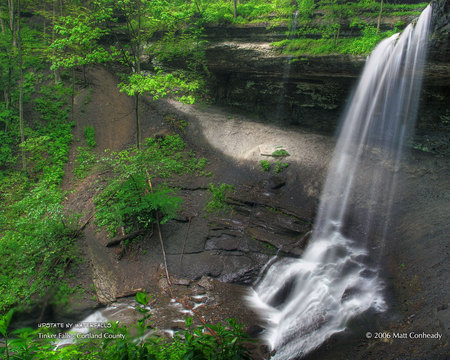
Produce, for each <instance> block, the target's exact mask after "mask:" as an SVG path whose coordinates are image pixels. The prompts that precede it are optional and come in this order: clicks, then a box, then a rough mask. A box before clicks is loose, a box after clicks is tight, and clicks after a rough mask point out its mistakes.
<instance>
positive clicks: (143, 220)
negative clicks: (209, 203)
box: [94, 135, 207, 235]
mask: <svg viewBox="0 0 450 360" xmlns="http://www.w3.org/2000/svg"><path fill="white" fill-rule="evenodd" d="M206 165H207V161H206V159H204V158H200V159H199V158H197V157H195V155H194V154H193V153H192V152H187V151H186V144H185V142H184V141H183V140H182V139H181V137H180V136H179V135H167V136H165V138H163V139H161V138H148V139H146V140H145V143H144V144H143V145H142V148H141V149H137V148H136V147H132V148H130V149H127V150H123V151H121V152H107V153H106V154H105V156H104V157H103V158H102V159H101V160H100V166H103V167H104V168H106V169H109V170H110V171H112V172H113V176H112V177H111V178H109V179H108V181H107V184H106V186H105V187H104V189H103V190H102V191H101V192H100V194H99V195H98V196H97V197H96V198H95V200H94V202H95V205H96V222H97V225H98V226H100V227H104V228H106V229H107V231H108V232H109V234H110V235H114V234H115V233H116V232H117V230H118V229H119V228H120V227H123V228H124V230H125V232H130V231H133V230H138V229H147V228H150V227H151V226H152V224H154V223H155V222H156V221H157V220H158V219H159V221H160V223H161V224H164V223H165V222H167V221H168V220H169V219H172V218H174V217H175V216H176V214H177V211H178V210H179V209H180V206H181V202H182V200H181V198H180V197H178V196H176V192H175V190H176V189H175V188H173V186H171V184H170V183H169V180H171V178H172V177H173V176H177V175H183V174H196V175H204V174H205V173H204V172H203V170H204V168H205V166H206Z"/></svg>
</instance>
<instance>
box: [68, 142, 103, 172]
mask: <svg viewBox="0 0 450 360" xmlns="http://www.w3.org/2000/svg"><path fill="white" fill-rule="evenodd" d="M96 162H97V156H96V155H95V154H94V153H93V152H92V150H91V149H89V148H84V147H82V146H79V147H77V156H76V158H75V167H74V170H73V172H74V174H75V176H76V177H77V178H78V179H83V178H85V177H86V175H87V174H88V173H89V171H91V169H92V167H93V166H94V165H95V163H96Z"/></svg>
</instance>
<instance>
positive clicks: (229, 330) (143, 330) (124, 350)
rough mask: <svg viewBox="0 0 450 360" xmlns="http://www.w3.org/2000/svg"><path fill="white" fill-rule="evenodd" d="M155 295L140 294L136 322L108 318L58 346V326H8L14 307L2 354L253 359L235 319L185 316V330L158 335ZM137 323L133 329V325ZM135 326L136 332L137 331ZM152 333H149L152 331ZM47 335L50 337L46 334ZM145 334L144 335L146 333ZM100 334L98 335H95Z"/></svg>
mask: <svg viewBox="0 0 450 360" xmlns="http://www.w3.org/2000/svg"><path fill="white" fill-rule="evenodd" d="M150 299H151V296H149V295H146V294H145V293H141V292H140V293H137V294H136V297H135V300H136V303H137V305H136V306H135V309H136V310H137V311H138V312H139V314H140V318H139V319H138V320H137V322H136V324H134V325H132V326H131V327H127V326H125V325H122V324H120V323H119V322H114V323H108V324H106V326H105V329H104V330H103V331H102V332H94V333H92V335H93V336H92V337H85V338H84V339H81V338H80V339H77V338H76V335H75V333H73V334H74V343H72V344H69V345H68V346H65V347H61V348H57V349H55V340H54V339H51V337H54V338H58V337H59V335H64V334H58V333H56V332H54V329H50V328H39V329H38V330H33V329H31V328H23V329H19V330H16V331H12V332H10V331H9V325H10V323H11V320H12V318H13V314H14V311H13V310H10V311H9V312H8V313H6V314H5V315H3V316H0V334H1V335H2V336H3V337H4V338H5V346H4V347H0V356H1V358H2V359H6V360H10V359H11V360H12V359H21V360H27V359H54V360H60V359H73V360H87V359H91V360H94V359H99V360H100V359H104V360H116V359H117V360H122V359H128V360H187V359H192V360H194V359H196V360H231V359H235V360H246V359H247V360H249V359H251V357H250V353H249V351H248V350H247V348H246V346H245V345H246V343H249V342H251V341H252V340H251V339H250V338H249V336H248V335H247V334H246V333H245V332H244V331H243V330H242V328H243V326H242V325H241V324H238V323H237V322H236V319H228V320H227V324H226V325H222V324H217V325H210V324H207V325H203V326H194V325H193V319H192V318H187V319H186V330H184V331H177V332H176V333H175V335H174V336H173V338H170V339H169V338H165V337H161V336H158V335H157V334H158V332H157V331H156V330H157V329H155V328H153V326H152V323H151V321H150V319H151V313H150V310H149V307H148V305H149V302H150ZM132 328H134V329H132ZM133 330H134V331H133ZM148 332H150V335H148ZM43 334H45V335H47V336H42V335H43ZM69 334H70V332H69ZM144 335H145V336H144ZM95 336H96V337H98V338H94V337H95Z"/></svg>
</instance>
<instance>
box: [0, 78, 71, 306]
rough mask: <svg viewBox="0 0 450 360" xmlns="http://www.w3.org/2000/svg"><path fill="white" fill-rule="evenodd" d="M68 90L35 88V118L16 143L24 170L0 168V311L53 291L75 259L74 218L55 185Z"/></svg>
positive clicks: (65, 140)
mask: <svg viewBox="0 0 450 360" xmlns="http://www.w3.org/2000/svg"><path fill="white" fill-rule="evenodd" d="M69 93H70V91H68V90H67V89H66V88H64V86H62V85H61V84H58V85H43V86H41V88H40V90H39V92H38V93H37V96H36V97H35V98H34V100H33V101H34V108H35V110H36V111H37V114H38V115H39V119H38V120H37V121H36V123H35V124H31V123H30V124H29V126H28V127H26V128H25V130H26V131H25V134H26V139H25V141H24V142H23V143H22V144H21V145H20V147H21V148H22V149H23V151H24V154H25V156H26V159H27V165H28V166H27V173H22V172H18V171H15V170H14V169H13V168H10V169H7V170H5V171H4V172H3V173H2V172H0V198H1V200H2V208H1V209H0V243H1V244H0V261H1V263H2V266H1V267H0V311H3V310H6V309H8V308H10V307H11V306H14V305H15V304H17V303H19V302H20V303H22V304H23V305H24V306H26V305H29V304H30V302H32V301H33V300H39V298H40V297H41V296H43V295H44V294H49V293H52V292H54V291H57V289H58V286H59V282H60V280H61V279H62V278H63V277H64V276H65V273H66V271H67V268H68V266H69V264H70V263H72V262H74V261H76V250H75V248H74V238H75V237H76V236H77V231H76V220H77V219H76V217H75V216H69V215H67V214H66V212H65V210H64V207H63V205H62V200H63V198H64V196H65V194H64V192H62V191H61V190H60V189H59V185H60V183H61V180H62V177H63V175H64V166H65V162H66V161H67V156H68V151H69V146H70V144H71V142H72V133H71V131H72V124H70V123H69V122H67V110H68V106H67V97H68V94H69ZM32 125H34V126H33V127H32ZM8 135H11V134H10V133H9V132H8V134H4V136H5V137H6V138H8ZM5 143H7V144H8V145H9V144H10V143H11V142H8V141H5ZM12 144H14V142H12ZM17 148H18V146H17ZM17 148H16V149H17ZM13 150H14V148H13V147H12V148H10V151H11V154H14V153H13ZM12 156H13V155H12Z"/></svg>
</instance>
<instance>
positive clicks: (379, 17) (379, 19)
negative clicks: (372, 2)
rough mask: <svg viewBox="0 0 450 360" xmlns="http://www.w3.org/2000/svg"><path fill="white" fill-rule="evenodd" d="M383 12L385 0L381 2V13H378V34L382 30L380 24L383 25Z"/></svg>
mask: <svg viewBox="0 0 450 360" xmlns="http://www.w3.org/2000/svg"><path fill="white" fill-rule="evenodd" d="M382 13H383V0H381V2H380V13H379V14H378V21H377V34H378V32H379V31H380V25H381V14H382Z"/></svg>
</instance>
